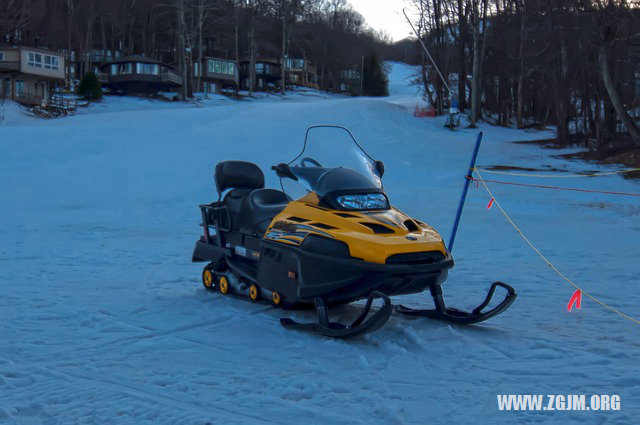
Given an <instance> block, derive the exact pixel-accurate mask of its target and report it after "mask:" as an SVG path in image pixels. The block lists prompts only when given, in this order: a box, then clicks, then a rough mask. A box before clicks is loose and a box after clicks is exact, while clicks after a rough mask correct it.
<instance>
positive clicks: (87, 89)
mask: <svg viewBox="0 0 640 425" xmlns="http://www.w3.org/2000/svg"><path fill="white" fill-rule="evenodd" d="M78 94H79V95H80V96H82V97H84V98H85V99H91V100H98V99H101V98H102V86H101V85H100V81H98V76H97V75H96V74H94V73H93V72H87V73H86V74H84V77H82V80H80V85H79V86H78Z"/></svg>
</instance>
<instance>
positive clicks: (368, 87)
mask: <svg viewBox="0 0 640 425" xmlns="http://www.w3.org/2000/svg"><path fill="white" fill-rule="evenodd" d="M362 88H363V94H364V95H365V96H388V95H389V80H388V78H387V74H386V73H385V71H384V69H383V67H382V63H381V62H380V59H379V58H378V55H377V54H375V53H372V54H371V55H369V56H367V57H366V58H365V60H364V76H363V81H362Z"/></svg>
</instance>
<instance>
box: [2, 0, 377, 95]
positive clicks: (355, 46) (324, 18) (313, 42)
mask: <svg viewBox="0 0 640 425" xmlns="http://www.w3.org/2000/svg"><path fill="white" fill-rule="evenodd" d="M0 34H2V36H3V40H2V41H4V42H5V43H13V44H29V45H34V46H36V47H38V46H40V47H47V48H50V49H54V50H61V49H62V50H64V51H66V52H75V53H76V54H80V55H81V56H80V57H81V58H82V60H83V61H85V62H86V64H85V68H86V69H90V67H91V63H90V62H91V60H92V58H91V55H90V54H84V53H88V52H91V51H92V50H95V49H99V50H104V51H115V50H117V51H120V52H121V54H122V55H123V56H124V55H133V54H139V55H145V56H148V57H153V58H155V59H159V60H161V61H163V62H167V63H173V64H175V65H176V67H177V68H178V70H179V72H180V73H181V74H182V76H183V81H186V82H187V84H184V85H183V96H184V97H189V96H191V95H192V91H193V90H194V89H197V88H198V87H200V79H199V77H193V74H194V73H193V72H192V71H193V67H194V61H196V60H197V58H202V57H205V56H213V57H220V58H225V59H234V60H237V61H239V60H242V59H245V58H247V59H248V60H249V61H250V65H249V71H250V72H249V74H250V75H249V79H250V84H249V87H250V90H253V88H254V87H255V81H256V76H255V63H256V60H257V59H258V58H260V57H268V58H275V59H278V60H281V61H282V62H284V59H285V58H287V57H296V58H303V59H306V60H308V61H310V62H311V63H312V64H313V65H314V66H316V67H317V71H318V80H319V81H318V83H319V85H320V87H321V88H323V89H332V88H334V85H335V82H336V81H337V80H338V79H339V76H340V73H341V72H342V71H344V70H349V69H354V70H358V71H360V69H361V68H362V64H363V63H364V62H365V61H364V60H363V58H364V57H369V58H370V57H380V55H381V54H382V52H383V49H384V46H385V40H384V36H383V35H381V34H379V33H376V32H375V31H373V30H371V29H369V28H368V27H366V25H365V22H364V19H363V17H362V16H361V15H360V14H359V13H358V12H356V11H355V10H353V8H352V7H351V6H350V5H349V4H348V3H347V1H346V0H109V1H104V0H4V1H2V2H0ZM77 57H78V56H77V55H76V58H77ZM369 61H370V60H369ZM281 72H282V79H283V81H284V77H285V69H284V67H282V71H281ZM281 90H283V91H284V90H285V85H284V84H282V85H281Z"/></svg>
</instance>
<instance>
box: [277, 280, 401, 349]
mask: <svg viewBox="0 0 640 425" xmlns="http://www.w3.org/2000/svg"><path fill="white" fill-rule="evenodd" d="M376 298H380V299H382V300H383V302H384V304H383V305H382V307H380V309H379V310H378V311H377V312H375V313H374V314H373V315H372V316H371V317H369V318H368V319H367V316H368V315H369V312H370V311H371V307H372V306H373V301H374V300H375V299H376ZM314 304H315V307H316V311H317V313H318V323H300V322H296V321H295V320H293V319H291V318H288V317H284V318H282V319H280V323H281V324H282V326H284V327H285V328H288V329H296V330H300V331H307V332H315V333H318V334H320V335H324V336H330V337H333V338H353V337H355V336H358V335H362V334H366V333H369V332H374V331H377V330H378V329H380V328H381V327H382V326H384V325H385V323H387V321H388V320H389V318H390V317H391V313H392V312H393V305H392V304H391V300H390V299H389V297H387V296H386V295H385V294H383V293H382V292H378V291H374V292H372V293H371V294H369V297H368V298H367V303H366V305H365V306H364V309H363V310H362V312H361V313H360V315H359V316H358V317H357V318H356V319H355V320H354V321H353V322H352V323H351V324H350V325H344V324H342V323H338V322H330V321H329V311H328V308H327V305H326V303H325V302H324V299H322V298H321V297H316V298H315V299H314Z"/></svg>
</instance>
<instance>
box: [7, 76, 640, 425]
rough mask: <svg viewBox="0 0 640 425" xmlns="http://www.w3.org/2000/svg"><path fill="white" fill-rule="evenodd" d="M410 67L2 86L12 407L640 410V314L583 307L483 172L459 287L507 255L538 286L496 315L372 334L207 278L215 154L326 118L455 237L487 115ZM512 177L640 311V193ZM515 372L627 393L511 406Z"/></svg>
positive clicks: (398, 413)
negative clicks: (386, 91)
mask: <svg viewBox="0 0 640 425" xmlns="http://www.w3.org/2000/svg"><path fill="white" fill-rule="evenodd" d="M412 73H413V69H412V68H410V67H408V66H404V65H399V64H395V65H393V67H392V72H391V93H392V96H390V97H389V98H379V99H374V98H344V97H338V96H318V95H315V94H313V93H306V94H293V95H290V96H287V97H286V98H284V99H283V98H281V97H280V96H277V95H273V96H267V97H264V96H263V97H262V98H260V99H258V100H253V101H232V100H228V99H222V98H212V99H210V100H207V101H203V102H198V103H197V104H183V103H174V102H160V101H149V100H141V99H132V98H107V99H106V100H105V101H104V102H103V103H101V104H98V105H94V106H90V107H88V108H86V109H82V110H81V111H80V112H79V114H78V115H77V116H75V117H68V118H61V119H54V120H37V119H34V118H30V117H27V116H25V115H23V114H21V113H20V112H19V111H18V110H17V109H16V108H14V107H13V106H10V105H9V106H7V105H5V120H4V121H3V123H0V211H1V213H0V291H1V292H0V423H3V424H4V423H7V424H13V423H16V424H39V423H44V424H72V423H80V424H85V423H96V424H103V423H135V424H141V423H154V424H155V423H172V424H173V423H180V424H205V423H220V424H262V423H274V424H290V423H304V424H334V423H335V424H383V423H384V424H388V423H391V424H427V423H446V424H453V423H483V424H486V423H539V422H547V423H558V422H560V421H562V422H565V423H593V424H595V423H597V424H601V423H615V424H630V423H635V422H636V421H637V417H638V415H640V362H639V361H638V352H639V349H640V337H639V328H638V326H637V325H635V324H633V323H631V322H629V321H626V320H624V319H623V318H621V317H619V316H617V315H615V314H612V313H611V312H609V311H607V310H605V309H604V308H602V307H601V306H599V305H597V304H595V303H593V302H591V301H590V300H588V299H586V298H585V299H583V306H582V310H574V311H573V312H572V313H568V312H567V311H566V309H565V305H566V304H567V302H568V300H569V297H570V296H571V294H572V292H573V289H572V288H571V286H570V285H568V284H567V283H566V282H564V281H562V280H561V279H560V278H559V277H558V276H557V275H555V274H554V273H553V272H552V271H551V270H550V269H549V267H547V266H546V265H545V264H544V263H542V262H541V261H540V260H539V259H538V258H537V257H536V256H535V255H533V254H532V252H531V251H530V249H529V248H528V247H527V246H526V245H525V243H524V242H523V241H522V239H521V238H520V237H519V235H518V234H517V233H516V232H515V231H514V230H513V229H512V228H511V227H510V225H509V224H508V223H506V221H505V220H504V218H503V217H502V216H501V215H500V213H499V211H498V210H497V209H496V208H495V207H494V208H492V209H491V210H487V208H486V205H487V202H488V201H489V199H488V196H487V194H486V193H485V192H484V191H483V190H482V189H481V188H480V189H475V188H472V190H471V191H470V197H469V200H468V205H467V209H466V210H465V213H464V217H463V221H462V227H461V230H460V233H459V238H458V240H457V242H456V246H455V249H454V256H455V257H456V260H457V263H456V267H455V268H454V269H453V270H452V271H451V273H450V275H449V276H450V277H449V280H448V281H447V283H446V284H445V285H444V290H445V296H446V297H447V300H448V302H449V304H450V305H454V306H460V307H464V308H470V307H473V306H475V305H476V304H478V303H479V302H480V301H481V300H482V298H483V297H484V294H485V291H486V289H487V288H488V286H489V284H490V283H491V282H492V281H494V280H497V279H499V280H504V281H506V282H509V283H510V284H512V285H513V286H514V287H516V289H517V290H518V292H519V298H518V300H517V301H516V302H515V304H514V305H513V306H512V307H511V308H510V309H509V310H508V311H507V312H505V313H504V314H502V315H501V316H498V317H495V318H493V319H491V320H490V321H487V322H485V323H483V324H481V325H476V326H473V327H456V326H450V325H447V324H444V323H440V322H435V321H428V320H407V319H403V318H399V317H392V318H391V320H390V322H389V323H388V324H387V326H386V327H385V328H383V329H381V330H380V331H378V332H376V333H374V334H370V335H366V336H364V337H361V338H358V339H355V340H349V341H341V340H332V339H327V338H322V337H318V336H315V335H309V334H304V333H296V332H292V331H288V330H285V329H284V328H282V327H281V326H280V324H279V323H278V319H279V318H280V317H281V316H284V315H291V314H293V316H294V317H297V318H301V319H305V320H312V319H313V312H310V311H302V312H293V313H290V312H283V311H281V310H278V309H273V308H270V307H268V306H265V305H256V304H251V303H249V302H243V301H239V300H237V299H233V298H227V297H224V296H222V295H219V294H214V293H210V292H206V291H205V290H204V289H203V288H202V285H201V284H200V271H201V265H198V264H192V263H191V262H190V256H191V250H192V247H193V242H194V240H195V239H196V238H197V237H198V236H199V233H200V229H199V226H198V223H199V219H200V218H199V210H198V208H197V205H198V204H199V203H203V202H208V201H210V200H212V198H213V197H214V192H215V190H214V184H213V167H214V165H215V163H217V162H218V161H221V160H225V159H244V160H249V161H254V162H256V163H258V164H259V165H260V166H261V167H263V169H264V170H268V169H269V167H270V166H271V165H273V164H275V163H278V162H282V161H285V160H289V159H291V158H292V157H293V156H294V155H295V154H297V153H298V152H299V150H300V147H301V143H302V138H303V135H304V130H305V128H306V127H307V126H309V125H313V124H320V123H330V124H338V125H344V126H347V127H349V128H350V129H351V130H352V131H353V133H354V134H355V135H356V137H357V138H358V139H359V141H360V143H361V144H362V145H363V146H364V147H365V148H366V149H367V150H368V151H369V153H370V154H371V155H372V156H373V157H375V158H379V159H382V160H384V162H385V165H386V170H387V174H386V175H385V178H384V181H385V187H386V189H387V191H388V193H389V196H390V198H391V200H392V202H393V203H394V204H395V205H396V206H397V207H398V208H400V209H401V210H404V211H405V212H406V213H408V214H410V215H414V216H416V217H417V218H420V219H422V220H424V221H427V222H428V223H430V224H431V225H433V226H435V227H436V228H437V229H439V230H440V231H441V232H442V233H443V235H444V236H445V238H447V237H448V235H449V232H450V229H451V224H452V221H453V217H452V216H453V214H454V211H455V208H456V204H457V201H458V198H459V196H460V191H461V188H462V184H463V175H464V173H465V171H466V167H467V164H468V161H469V156H470V154H471V150H472V147H473V143H474V141H475V138H476V134H477V131H476V130H469V129H461V130H460V131H457V132H450V131H449V130H447V129H445V128H443V126H442V125H443V121H444V118H443V117H439V118H435V119H418V118H414V117H413V116H412V115H411V112H412V108H413V106H414V105H415V93H416V92H417V89H416V88H415V87H409V86H407V85H406V82H405V81H406V80H407V79H408V78H409V77H410V75H411V74H412ZM482 130H484V131H485V142H484V145H483V146H482V149H481V153H480V158H479V165H482V166H491V165H515V166H520V167H531V168H536V169H547V168H557V169H561V170H568V171H571V172H582V171H586V170H590V171H598V170H607V171H609V170H612V169H613V168H611V167H601V166H597V165H594V164H585V163H580V162H570V161H565V160H560V159H556V158H553V157H552V155H555V154H558V153H559V152H558V151H549V150H544V149H541V148H540V147H538V146H534V145H523V144H513V143H509V141H514V140H531V139H536V138H545V137H549V135H550V134H549V133H540V132H528V131H515V130H508V129H503V128H493V127H483V128H482ZM266 175H267V183H268V185H271V186H273V185H275V184H276V178H275V175H273V173H272V172H270V171H268V172H266ZM486 177H488V176H486ZM514 179H516V178H514ZM517 180H518V181H526V182H535V181H532V180H531V179H525V178H518V179H517ZM545 183H550V181H545ZM553 183H556V184H558V183H562V184H564V185H570V186H575V187H583V188H588V189H607V190H616V191H626V192H636V193H637V192H640V183H639V182H638V181H631V180H625V179H623V178H622V177H620V176H618V175H614V176H608V177H600V178H584V179H566V180H562V181H556V180H554V181H553ZM491 187H492V189H493V190H494V192H495V194H496V196H497V197H498V199H499V200H500V201H501V203H502V205H503V206H504V207H505V208H506V209H507V210H508V211H509V212H510V213H511V215H512V217H513V219H514V220H515V221H516V222H517V223H518V224H519V225H520V226H521V228H522V230H523V231H524V232H525V234H527V235H528V236H529V237H530V238H531V240H532V241H533V243H534V244H536V245H537V246H538V247H539V248H540V249H541V250H542V251H543V253H544V254H545V255H547V256H548V258H549V259H550V260H551V261H552V262H553V263H554V264H555V265H556V266H558V267H559V268H560V269H561V270H562V271H563V272H564V273H566V274H567V275H568V276H569V277H571V278H572V279H574V280H575V281H576V282H578V283H579V284H580V285H582V286H583V287H584V288H585V290H588V291H590V292H591V293H592V294H594V295H595V296H597V297H599V298H601V299H602V300H603V301H605V302H607V303H609V304H611V305H612V306H614V307H616V308H619V309H620V310H622V311H624V312H626V313H627V314H629V315H631V316H633V317H636V318H639V317H640V308H639V307H638V304H639V301H640V297H639V296H638V286H637V285H638V275H639V273H640V262H639V261H638V253H639V245H638V240H639V236H640V225H639V223H640V221H639V216H640V205H639V203H638V198H632V197H621V196H618V197H616V196H610V195H598V194H588V193H574V192H561V191H548V190H546V191H545V190H541V189H525V188H519V187H509V186H496V185H492V186H491ZM397 301H400V300H397ZM401 301H402V302H403V303H404V304H413V305H428V304H429V302H430V298H429V296H428V295H427V294H418V295H411V296H406V297H403V299H402V300H401ZM352 310H355V308H354V309H349V308H345V309H343V310H341V312H342V313H349V312H351V311H352ZM510 393H514V394H518V393H521V394H586V395H591V394H618V395H620V396H621V399H622V403H621V404H622V409H621V410H620V411H609V412H589V411H586V412H557V411H556V412H548V411H547V412H545V411H540V412H500V411H498V407H497V403H496V395H497V394H510ZM633 418H636V419H633Z"/></svg>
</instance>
